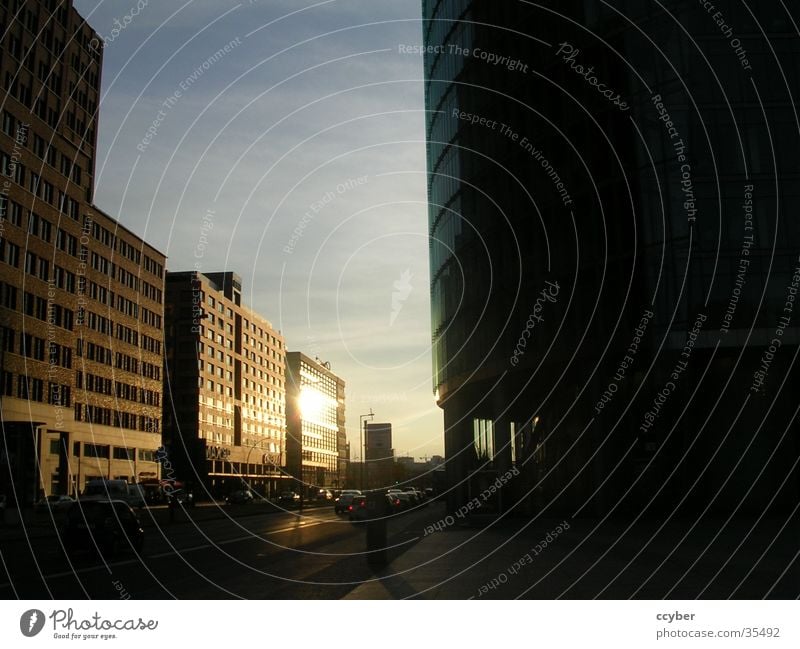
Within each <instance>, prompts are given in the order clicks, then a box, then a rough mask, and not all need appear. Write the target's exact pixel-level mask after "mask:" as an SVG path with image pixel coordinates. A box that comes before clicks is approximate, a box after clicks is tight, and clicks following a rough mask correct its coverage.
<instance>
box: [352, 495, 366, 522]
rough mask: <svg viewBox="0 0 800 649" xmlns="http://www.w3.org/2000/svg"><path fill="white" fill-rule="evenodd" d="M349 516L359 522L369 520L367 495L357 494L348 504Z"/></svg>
mask: <svg viewBox="0 0 800 649" xmlns="http://www.w3.org/2000/svg"><path fill="white" fill-rule="evenodd" d="M347 518H348V519H349V520H350V521H351V522H353V523H358V522H361V521H365V520H367V499H366V497H365V496H355V497H354V498H353V500H352V502H351V503H350V504H349V505H348V506H347Z"/></svg>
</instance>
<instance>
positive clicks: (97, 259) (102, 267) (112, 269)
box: [90, 252, 163, 304]
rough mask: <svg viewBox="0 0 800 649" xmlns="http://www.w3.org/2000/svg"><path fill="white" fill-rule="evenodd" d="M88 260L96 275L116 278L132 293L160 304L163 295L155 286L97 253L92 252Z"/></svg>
mask: <svg viewBox="0 0 800 649" xmlns="http://www.w3.org/2000/svg"><path fill="white" fill-rule="evenodd" d="M90 259H91V266H92V268H94V270H96V271H97V272H98V273H102V274H103V275H108V276H109V277H111V278H116V279H117V281H119V282H120V283H121V284H122V285H124V286H127V287H128V288H130V289H132V290H134V291H139V292H141V294H142V295H144V296H145V297H146V298H148V299H150V300H153V301H154V302H158V303H159V304H161V301H162V299H163V294H162V291H161V289H160V288H158V287H157V286H154V285H152V284H150V283H149V282H147V281H145V280H143V279H140V278H139V277H137V276H136V274H135V273H132V272H130V271H129V270H126V269H125V268H123V267H122V266H118V265H117V264H114V263H112V262H111V261H109V260H108V259H106V258H105V257H104V256H103V255H101V254H99V253H97V252H93V253H92V254H91V258H90ZM159 267H160V266H159ZM162 273H163V269H162Z"/></svg>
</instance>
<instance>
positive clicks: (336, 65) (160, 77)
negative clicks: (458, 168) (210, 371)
mask: <svg viewBox="0 0 800 649" xmlns="http://www.w3.org/2000/svg"><path fill="white" fill-rule="evenodd" d="M137 4H138V5H139V6H140V7H142V8H141V9H140V10H138V8H137ZM75 6H76V8H77V9H78V10H79V11H80V12H81V14H82V15H84V16H85V17H86V18H87V20H88V21H89V23H90V24H91V25H92V27H93V28H94V29H95V30H96V31H97V32H98V33H99V34H100V35H101V36H102V37H103V38H104V39H105V40H106V48H105V56H104V66H103V83H102V100H101V114H100V128H99V138H100V146H99V153H98V159H97V178H96V181H97V193H96V197H95V202H96V203H97V204H98V205H99V206H100V207H102V208H104V209H105V210H106V211H108V212H109V213H110V214H112V215H114V216H117V217H118V218H119V220H120V221H121V222H122V223H123V224H124V225H126V226H127V227H129V228H131V229H132V230H133V231H134V232H136V233H137V234H140V235H142V236H144V237H145V238H146V239H147V240H148V241H149V242H150V243H152V244H153V245H155V246H156V247H157V248H159V249H160V250H162V251H163V252H165V253H166V254H167V255H168V257H169V261H168V267H169V269H171V270H175V271H178V270H191V269H195V268H197V269H199V270H200V271H201V272H214V271H218V270H222V269H229V270H234V271H236V272H238V273H239V274H240V275H241V276H242V279H243V283H244V298H245V301H246V302H247V303H248V304H249V305H250V306H251V307H252V308H254V309H255V310H256V311H258V312H260V313H262V314H263V315H264V316H266V317H267V318H269V319H270V320H271V321H272V323H273V325H274V326H275V327H276V328H278V329H280V330H281V331H282V332H283V334H284V335H285V336H286V338H287V343H288V345H289V348H290V349H293V350H300V351H303V352H305V353H307V354H309V355H311V356H315V355H316V356H319V357H320V358H322V359H323V360H328V361H330V363H331V366H332V369H333V370H334V371H335V372H336V373H337V374H339V375H340V376H342V377H343V378H344V379H345V381H346V382H347V395H348V401H347V428H348V435H349V438H350V440H351V441H354V442H355V443H354V444H353V448H354V451H353V455H354V456H357V455H358V452H357V451H355V449H356V448H357V446H358V443H357V439H358V415H360V414H364V413H366V412H368V411H369V409H370V407H371V408H373V410H374V411H375V415H376V418H375V421H390V422H392V424H393V430H394V446H395V449H396V451H397V452H398V454H406V453H409V454H411V455H415V456H417V457H420V456H423V455H426V454H427V455H431V454H434V453H441V452H442V448H443V442H442V417H441V411H439V410H438V408H437V407H436V406H435V403H434V400H433V395H432V393H431V377H430V368H431V361H430V315H429V298H428V242H427V208H426V193H425V142H424V133H425V130H424V101H423V84H422V61H421V60H420V58H419V57H417V56H414V55H411V54H405V53H401V49H400V46H401V45H408V44H419V43H420V42H421V26H420V20H419V18H420V2H419V0H328V1H319V0H317V1H316V2H314V1H313V0H309V1H308V2H299V1H297V0H293V1H291V2H290V1H288V0H268V1H258V0H254V1H253V2H250V1H249V0H246V1H244V2H231V1H228V0H192V1H182V0H174V1H172V0H170V1H168V2H165V1H163V0H160V1H158V2H156V0H149V2H147V3H146V6H145V2H144V0H140V1H139V2H137V0H118V1H115V2H110V1H108V0H105V1H99V0H75ZM137 13H138V15H135V14H137ZM115 21H118V22H115ZM119 25H124V28H123V29H119ZM226 46H227V51H226V50H225V47H226ZM220 51H222V52H221V53H220V54H217V53H218V52H220ZM148 129H149V132H148ZM209 217H210V219H209ZM204 218H205V219H206V221H208V220H210V221H211V222H212V223H213V228H212V229H211V230H210V231H208V232H207V233H206V234H207V240H208V245H204V241H203V239H202V236H203V234H204V232H203V231H202V230H203V223H204Z"/></svg>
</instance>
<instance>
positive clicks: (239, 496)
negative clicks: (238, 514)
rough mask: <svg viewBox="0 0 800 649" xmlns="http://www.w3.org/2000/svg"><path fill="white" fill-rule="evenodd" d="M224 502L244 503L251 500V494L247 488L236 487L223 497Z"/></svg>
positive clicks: (231, 503)
mask: <svg viewBox="0 0 800 649" xmlns="http://www.w3.org/2000/svg"><path fill="white" fill-rule="evenodd" d="M225 502H226V503H228V504H229V505H246V504H247V503H250V502H253V494H252V492H251V491H250V490H249V489H237V490H236V491H231V493H229V494H228V495H227V496H226V497H225Z"/></svg>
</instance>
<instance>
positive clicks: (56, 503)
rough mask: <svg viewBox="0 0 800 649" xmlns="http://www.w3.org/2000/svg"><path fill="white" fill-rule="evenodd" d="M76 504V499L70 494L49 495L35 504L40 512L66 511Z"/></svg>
mask: <svg viewBox="0 0 800 649" xmlns="http://www.w3.org/2000/svg"><path fill="white" fill-rule="evenodd" d="M74 504H75V499H74V498H72V497H70V496H47V497H46V498H42V499H41V500H40V501H39V502H37V503H36V504H35V505H34V508H35V509H36V511H38V512H46V511H51V512H53V513H56V512H61V511H66V510H68V509H69V508H70V507H71V506H72V505H74Z"/></svg>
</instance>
